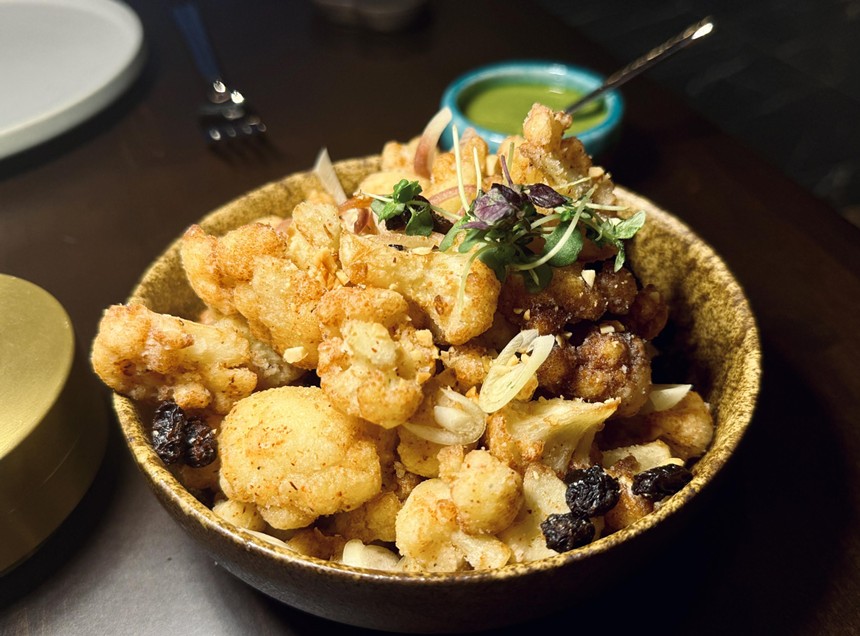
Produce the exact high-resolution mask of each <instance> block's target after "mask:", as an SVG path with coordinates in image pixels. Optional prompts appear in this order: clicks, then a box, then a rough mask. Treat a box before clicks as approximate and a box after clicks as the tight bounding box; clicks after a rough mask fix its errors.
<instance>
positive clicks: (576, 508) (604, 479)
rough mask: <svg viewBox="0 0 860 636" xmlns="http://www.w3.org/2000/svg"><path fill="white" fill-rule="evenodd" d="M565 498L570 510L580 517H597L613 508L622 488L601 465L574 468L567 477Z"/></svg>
mask: <svg viewBox="0 0 860 636" xmlns="http://www.w3.org/2000/svg"><path fill="white" fill-rule="evenodd" d="M565 481H566V482H567V493H566V495H565V498H566V500H567V505H568V506H570V511H571V512H572V513H573V514H575V515H579V516H580V517H596V516H598V515H603V514H606V513H607V512H609V511H610V510H612V508H613V507H614V506H615V504H617V503H618V497H619V495H620V494H621V488H620V487H619V486H618V481H617V480H616V479H615V478H614V477H612V476H611V475H607V474H606V472H605V471H604V470H603V468H602V467H601V466H597V465H595V466H592V467H591V468H585V469H582V468H579V469H577V470H572V471H571V472H570V473H568V474H567V477H566V478H565Z"/></svg>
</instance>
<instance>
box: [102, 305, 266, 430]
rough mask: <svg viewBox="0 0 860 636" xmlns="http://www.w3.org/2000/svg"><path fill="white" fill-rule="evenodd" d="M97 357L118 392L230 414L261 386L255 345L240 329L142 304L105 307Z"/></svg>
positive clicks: (195, 408) (139, 397)
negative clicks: (253, 357) (253, 362)
mask: <svg viewBox="0 0 860 636" xmlns="http://www.w3.org/2000/svg"><path fill="white" fill-rule="evenodd" d="M91 361H92V365H93V369H94V370H95V372H96V374H98V376H99V377H100V378H101V379H102V381H103V382H104V383H105V384H107V385H108V386H109V387H110V388H111V389H113V390H114V391H116V392H117V393H120V394H122V395H125V396H127V397H130V398H132V399H134V400H144V401H159V402H160V401H164V400H169V399H172V400H173V401H175V402H176V403H177V404H178V405H179V406H180V407H182V408H183V409H191V410H203V409H211V410H213V411H215V412H216V413H220V414H224V413H227V412H228V411H229V410H230V408H231V407H232V406H233V404H234V403H235V402H237V401H238V400H241V399H242V398H244V397H245V396H247V395H249V394H250V393H251V392H252V391H253V390H254V388H255V387H256V385H257V375H256V374H255V373H254V372H253V371H252V370H251V369H250V368H248V367H249V365H250V361H251V352H250V345H249V344H248V341H247V340H245V339H244V338H242V337H241V336H240V335H239V334H238V333H236V331H234V330H232V329H224V328H222V327H217V326H211V325H202V324H199V323H195V322H192V321H190V320H184V319H181V318H177V317H175V316H169V315H165V314H159V313H156V312H154V311H152V310H150V309H148V308H147V307H144V306H143V305H137V304H132V305H114V306H112V307H110V308H108V309H107V311H105V313H104V316H103V317H102V320H101V322H100V323H99V330H98V334H97V335H96V338H95V341H94V342H93V349H92V359H91Z"/></svg>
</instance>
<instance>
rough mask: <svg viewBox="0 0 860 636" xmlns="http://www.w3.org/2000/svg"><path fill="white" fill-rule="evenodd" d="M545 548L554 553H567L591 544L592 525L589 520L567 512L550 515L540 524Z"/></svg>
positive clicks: (592, 536)
mask: <svg viewBox="0 0 860 636" xmlns="http://www.w3.org/2000/svg"><path fill="white" fill-rule="evenodd" d="M540 529H541V531H542V532H543V536H544V539H545V540H546V547H548V548H549V549H550V550H555V551H556V552H567V551H568V550H573V549H574V548H579V547H582V546H584V545H588V544H589V543H591V540H592V539H594V524H593V523H591V520H589V519H586V518H584V517H578V516H576V515H575V514H573V513H571V512H569V513H567V514H562V515H550V516H548V517H547V518H546V519H545V520H544V521H543V522H541V524H540Z"/></svg>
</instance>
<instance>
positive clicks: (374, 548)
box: [341, 539, 400, 570]
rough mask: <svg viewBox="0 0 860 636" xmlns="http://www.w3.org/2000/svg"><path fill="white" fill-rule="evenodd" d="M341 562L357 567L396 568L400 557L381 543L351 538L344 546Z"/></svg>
mask: <svg viewBox="0 0 860 636" xmlns="http://www.w3.org/2000/svg"><path fill="white" fill-rule="evenodd" d="M341 562H342V563H343V564H344V565H351V566H352V567H355V568H366V569H370V570H396V569H397V564H398V563H399V562H400V557H398V556H397V555H396V554H394V552H392V551H391V550H388V549H387V548H383V547H382V546H380V545H364V544H363V543H362V542H361V540H360V539H350V540H349V541H347V542H346V543H345V544H344V546H343V557H342V558H341Z"/></svg>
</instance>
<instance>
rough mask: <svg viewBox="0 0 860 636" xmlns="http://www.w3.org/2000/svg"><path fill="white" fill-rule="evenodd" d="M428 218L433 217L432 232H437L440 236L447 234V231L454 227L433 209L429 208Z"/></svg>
mask: <svg viewBox="0 0 860 636" xmlns="http://www.w3.org/2000/svg"><path fill="white" fill-rule="evenodd" d="M430 216H432V217H433V231H434V232H439V233H440V234H447V233H448V231H449V230H450V229H451V228H452V227H454V224H453V223H451V221H449V220H448V219H446V218H445V217H444V216H442V215H441V214H439V213H438V212H437V211H436V210H434V209H433V208H430Z"/></svg>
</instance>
